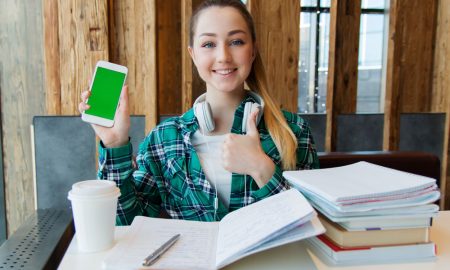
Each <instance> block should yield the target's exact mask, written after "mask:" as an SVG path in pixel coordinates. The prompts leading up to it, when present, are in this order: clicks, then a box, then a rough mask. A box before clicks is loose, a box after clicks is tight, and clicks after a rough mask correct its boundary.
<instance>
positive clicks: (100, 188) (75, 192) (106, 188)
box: [69, 180, 120, 199]
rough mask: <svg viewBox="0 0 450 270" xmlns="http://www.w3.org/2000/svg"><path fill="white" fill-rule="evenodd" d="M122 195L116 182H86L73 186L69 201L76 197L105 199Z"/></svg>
mask: <svg viewBox="0 0 450 270" xmlns="http://www.w3.org/2000/svg"><path fill="white" fill-rule="evenodd" d="M118 195H120V191H119V188H118V187H117V186H116V183H115V182H114V181H109V180H86V181H81V182H77V183H75V184H73V185H72V190H71V191H69V199H72V198H74V197H78V198H83V197H89V198H104V197H115V196H118Z"/></svg>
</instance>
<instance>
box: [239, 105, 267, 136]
mask: <svg viewBox="0 0 450 270" xmlns="http://www.w3.org/2000/svg"><path fill="white" fill-rule="evenodd" d="M256 109H259V112H258V115H257V116H256V125H258V124H259V121H260V120H261V117H262V115H263V107H262V106H261V105H259V104H258V103H253V102H246V103H245V107H244V114H243V115H242V133H246V132H247V121H248V118H249V117H250V115H251V113H252V112H253V111H255V110H256Z"/></svg>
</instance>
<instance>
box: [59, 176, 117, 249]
mask: <svg viewBox="0 0 450 270" xmlns="http://www.w3.org/2000/svg"><path fill="white" fill-rule="evenodd" d="M119 196H120V190H119V188H118V187H117V186H116V183H115V182H114V181H108V180H87V181H81V182H78V183H75V184H73V185H72V190H70V191H69V194H68V198H69V200H70V201H71V202H72V212H73V219H74V222H75V231H76V237H77V242H78V249H79V251H81V252H97V251H102V250H106V249H109V248H111V247H112V246H113V244H114V228H115V218H116V209H117V199H118V197H119Z"/></svg>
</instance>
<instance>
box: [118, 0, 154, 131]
mask: <svg viewBox="0 0 450 270" xmlns="http://www.w3.org/2000/svg"><path fill="white" fill-rule="evenodd" d="M109 14H110V32H111V34H110V37H109V38H110V40H109V42H110V48H111V53H110V59H111V61H113V62H115V63H118V64H121V65H125V66H127V67H128V77H127V85H128V89H129V100H130V113H131V114H135V115H145V121H146V123H145V129H146V132H149V131H150V130H151V129H152V128H153V127H155V125H156V123H157V120H158V115H157V113H158V108H157V100H156V99H157V74H156V68H157V61H156V29H155V25H156V13H155V1H154V0H152V1H120V0H110V5H109Z"/></svg>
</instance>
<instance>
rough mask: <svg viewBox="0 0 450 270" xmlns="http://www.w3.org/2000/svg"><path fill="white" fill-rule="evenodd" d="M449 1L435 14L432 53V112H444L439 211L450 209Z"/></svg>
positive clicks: (442, 4) (445, 1)
mask: <svg viewBox="0 0 450 270" xmlns="http://www.w3.org/2000/svg"><path fill="white" fill-rule="evenodd" d="M449 6H450V0H441V1H439V7H438V13H437V18H438V22H437V30H436V43H435V44H436V48H435V53H434V70H433V73H434V76H433V91H432V95H431V96H432V111H433V112H445V113H446V124H445V137H444V149H443V151H442V174H441V183H440V184H441V185H440V186H441V194H442V198H441V200H440V202H441V209H446V210H448V209H450V159H449V155H450V77H449V74H450V62H449V59H450V33H449V31H448V29H450V9H449V8H448V7H449Z"/></svg>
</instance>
